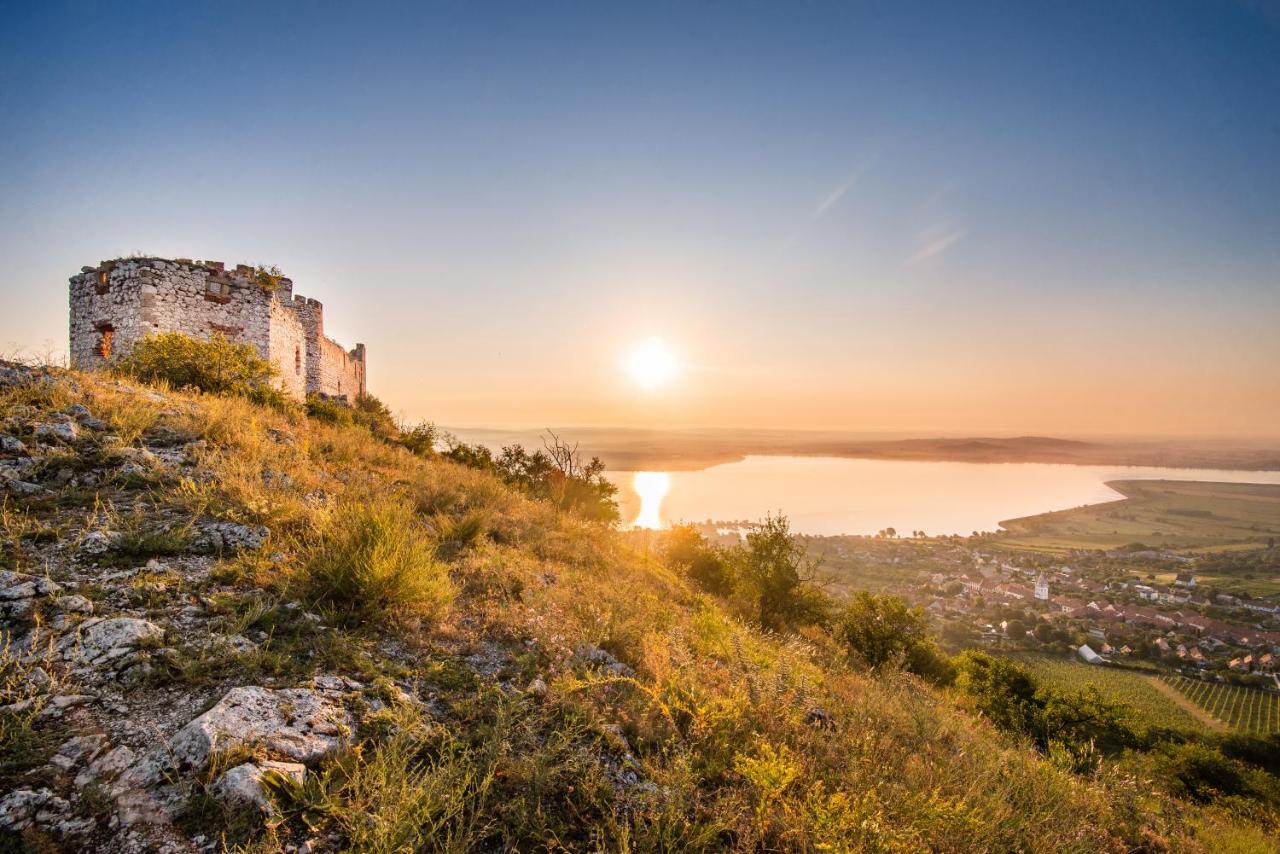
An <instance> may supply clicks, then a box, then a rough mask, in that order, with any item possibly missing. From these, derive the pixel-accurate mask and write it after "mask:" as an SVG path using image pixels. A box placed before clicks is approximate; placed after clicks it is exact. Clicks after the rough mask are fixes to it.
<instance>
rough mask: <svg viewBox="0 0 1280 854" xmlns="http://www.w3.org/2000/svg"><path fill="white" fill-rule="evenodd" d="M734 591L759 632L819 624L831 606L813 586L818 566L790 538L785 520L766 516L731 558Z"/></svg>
mask: <svg viewBox="0 0 1280 854" xmlns="http://www.w3.org/2000/svg"><path fill="white" fill-rule="evenodd" d="M731 559H732V561H733V565H734V577H735V587H736V589H737V592H738V594H739V595H741V596H742V597H743V598H744V599H745V600H746V603H747V604H746V608H747V609H748V610H749V611H750V612H751V615H752V617H753V618H754V619H755V620H756V621H757V622H758V623H759V624H760V626H761V627H762V628H765V629H769V630H770V631H780V630H785V629H790V628H794V627H796V626H801V625H807V624H808V625H812V624H821V623H823V622H824V621H825V620H826V618H827V611H828V609H829V607H830V602H829V601H828V599H827V597H826V595H825V594H823V592H822V591H821V590H819V589H818V588H817V587H815V586H814V584H813V579H814V577H815V575H816V570H817V564H816V562H815V561H813V560H811V559H810V558H808V557H807V556H806V551H805V546H804V544H803V543H801V542H799V541H798V540H796V539H795V538H794V537H792V536H791V524H790V522H789V521H788V520H787V517H786V516H782V515H778V516H768V517H766V518H765V520H764V522H763V523H761V524H760V526H759V527H757V528H756V529H755V530H753V531H752V532H751V533H749V534H747V543H746V546H745V547H739V548H737V549H735V550H734V551H733V552H732V553H731Z"/></svg>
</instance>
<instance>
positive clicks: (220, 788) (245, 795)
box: [214, 759, 307, 814]
mask: <svg viewBox="0 0 1280 854" xmlns="http://www.w3.org/2000/svg"><path fill="white" fill-rule="evenodd" d="M269 773H273V774H279V775H280V776H281V777H284V778H287V779H289V780H292V781H293V782H294V783H297V784H298V785H302V781H303V780H305V779H306V776H307V766H305V765H303V764H302V763H300V762H275V761H273V760H270V759H264V760H262V761H260V762H245V763H244V764H243V765H237V766H236V767H234V768H232V769H230V770H228V771H227V772H225V773H224V774H223V775H222V776H221V777H219V778H218V781H217V782H216V783H214V791H215V792H216V793H217V794H218V796H219V797H220V798H222V799H223V800H226V801H228V802H230V803H241V804H249V805H252V806H255V807H257V808H258V809H260V810H262V811H263V812H264V813H268V814H270V812H271V801H270V799H268V798H267V793H266V790H265V789H264V788H263V786H262V781H263V777H264V776H266V775H267V774H269Z"/></svg>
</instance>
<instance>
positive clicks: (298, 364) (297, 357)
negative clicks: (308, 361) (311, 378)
mask: <svg viewBox="0 0 1280 854" xmlns="http://www.w3.org/2000/svg"><path fill="white" fill-rule="evenodd" d="M293 372H294V373H295V374H301V373H302V348H301V347H294V348H293Z"/></svg>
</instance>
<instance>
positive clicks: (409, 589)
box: [305, 499, 454, 626]
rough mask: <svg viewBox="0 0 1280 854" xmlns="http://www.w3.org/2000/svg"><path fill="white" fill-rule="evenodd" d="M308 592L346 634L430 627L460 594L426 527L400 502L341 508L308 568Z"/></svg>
mask: <svg viewBox="0 0 1280 854" xmlns="http://www.w3.org/2000/svg"><path fill="white" fill-rule="evenodd" d="M305 588H306V590H305V593H306V595H307V597H308V598H309V599H310V601H312V602H313V603H314V604H316V605H318V606H320V607H323V608H327V609H330V610H332V611H333V612H334V613H335V614H336V615H337V617H338V619H339V621H340V622H342V623H343V624H344V625H347V626H358V625H362V624H367V623H379V622H384V621H387V620H391V621H394V622H399V623H401V624H406V625H414V624H420V623H422V622H424V621H425V622H430V621H433V620H435V619H436V618H438V617H439V616H440V614H441V613H442V612H443V610H444V608H445V607H446V606H447V605H448V604H449V602H450V601H451V600H452V599H453V592H454V591H453V585H452V584H451V583H450V581H449V576H448V572H447V570H446V569H445V567H444V566H443V565H442V564H441V563H439V562H438V561H437V560H436V558H435V546H434V543H433V542H432V540H431V538H430V536H429V534H428V532H427V530H426V527H425V526H424V525H423V523H422V522H421V520H420V519H419V518H418V516H417V515H416V514H415V513H414V512H413V509H412V508H411V507H410V506H409V505H408V504H407V503H405V502H404V501H403V500H399V499H391V500H384V501H380V502H377V503H372V502H370V503H359V504H354V505H346V506H344V507H343V508H341V509H340V510H339V513H338V515H337V516H335V517H334V519H333V520H332V522H331V523H330V525H329V527H328V529H327V530H326V531H325V533H324V535H323V537H322V538H321V542H320V543H319V544H318V545H317V546H316V548H315V549H314V552H313V554H312V556H311V558H310V560H309V561H308V564H307V569H306V576H305Z"/></svg>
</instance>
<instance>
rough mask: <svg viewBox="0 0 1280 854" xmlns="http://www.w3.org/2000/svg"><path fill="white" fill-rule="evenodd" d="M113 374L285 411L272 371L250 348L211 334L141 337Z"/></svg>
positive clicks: (170, 333) (174, 333)
mask: <svg viewBox="0 0 1280 854" xmlns="http://www.w3.org/2000/svg"><path fill="white" fill-rule="evenodd" d="M115 366H116V369H117V370H119V371H120V372H122V373H124V374H126V375H128V376H130V377H133V378H134V379H137V380H139V381H141V382H144V383H157V382H159V383H166V384H168V385H169V386H171V387H173V388H179V389H197V390H199V391H203V392H206V393H208V394H234V395H239V396H241V397H247V398H249V399H251V400H254V401H256V402H258V403H266V404H270V405H273V406H277V407H281V408H283V407H287V406H288V405H289V402H288V398H286V397H285V395H284V393H283V392H281V391H280V390H279V389H277V388H275V387H274V386H272V384H271V380H272V378H273V377H274V376H275V369H274V368H272V366H271V363H270V362H268V361H267V360H266V359H264V358H262V357H261V356H259V355H258V352H257V351H256V350H254V349H253V346H252V345H250V344H236V343H234V342H232V341H229V340H227V338H226V336H224V335H222V334H220V333H215V334H214V335H213V336H212V337H211V338H209V340H207V341H204V340H201V339H199V338H192V337H191V336H189V335H183V334H182V333H180V332H157V333H154V334H152V335H148V336H147V337H146V338H143V339H142V340H141V341H139V342H138V343H137V344H135V345H134V347H133V350H132V351H131V352H130V353H128V354H127V355H125V356H123V357H121V358H120V359H119V360H118V361H117V362H116V363H115Z"/></svg>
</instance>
